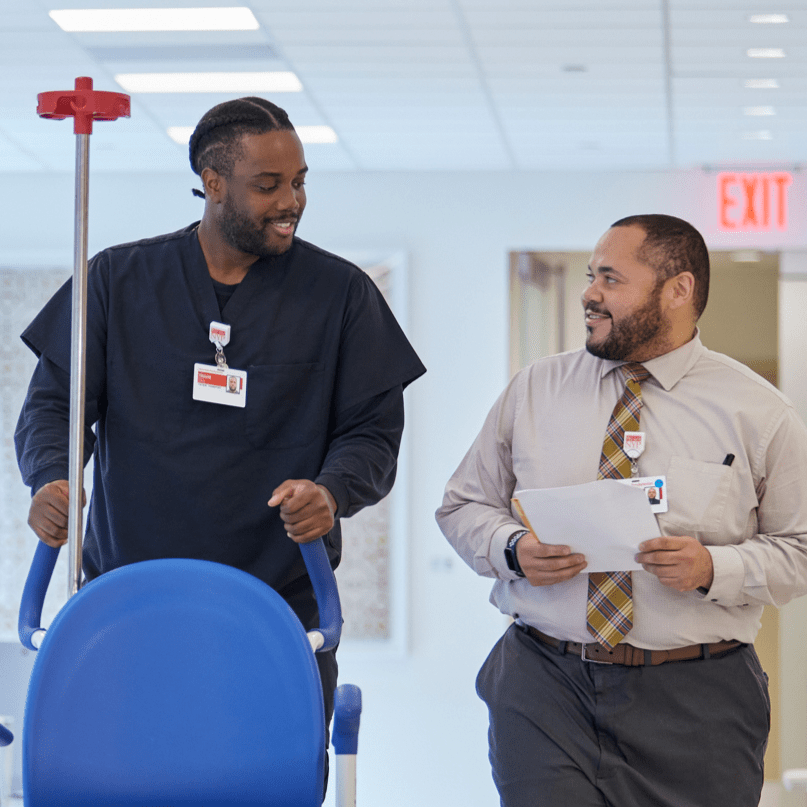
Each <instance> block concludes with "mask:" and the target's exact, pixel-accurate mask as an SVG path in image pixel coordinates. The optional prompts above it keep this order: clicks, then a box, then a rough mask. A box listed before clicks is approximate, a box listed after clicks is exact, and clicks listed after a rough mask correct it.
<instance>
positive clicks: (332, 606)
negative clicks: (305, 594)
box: [299, 538, 342, 653]
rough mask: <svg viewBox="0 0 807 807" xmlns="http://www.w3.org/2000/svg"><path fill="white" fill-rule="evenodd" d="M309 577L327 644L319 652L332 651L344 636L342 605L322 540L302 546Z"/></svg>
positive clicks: (320, 629)
mask: <svg viewBox="0 0 807 807" xmlns="http://www.w3.org/2000/svg"><path fill="white" fill-rule="evenodd" d="M299 546H300V551H301V552H302V553H303V560H304V561H305V567H306V569H307V570H308V576H309V577H310V578H311V583H312V584H313V586H314V596H315V597H316V598H317V607H318V608H319V628H318V629H317V630H318V631H319V632H320V633H321V634H322V636H323V638H324V639H325V644H323V645H322V647H320V648H319V650H317V652H318V653H321V652H323V651H325V650H331V649H332V648H334V647H336V645H338V644H339V638H340V637H341V635H342V605H341V603H340V602H339V591H338V589H337V588H336V578H335V577H334V574H333V569H332V568H331V564H330V561H329V560H328V553H327V552H326V551H325V544H324V542H323V540H322V538H317V540H316V541H311V542H309V543H307V544H300V545H299Z"/></svg>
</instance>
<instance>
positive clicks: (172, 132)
mask: <svg viewBox="0 0 807 807" xmlns="http://www.w3.org/2000/svg"><path fill="white" fill-rule="evenodd" d="M193 129H194V127H193V126H169V127H168V136H169V137H170V138H171V140H173V141H174V142H175V143H179V145H180V146H187V145H188V143H190V142H191V135H192V134H193Z"/></svg>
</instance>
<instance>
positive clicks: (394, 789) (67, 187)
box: [0, 172, 807, 807]
mask: <svg viewBox="0 0 807 807" xmlns="http://www.w3.org/2000/svg"><path fill="white" fill-rule="evenodd" d="M192 179H193V177H192V176H191V175H190V172H189V173H188V175H186V176H156V175H155V176H151V175H139V176H130V175H126V176H123V175H120V176H115V175H97V176H93V177H92V179H91V191H90V194H91V217H90V242H91V250H90V252H91V253H92V252H94V251H96V250H97V249H99V248H101V247H102V246H105V245H107V244H111V243H116V242H120V241H126V240H131V239H135V238H139V237H145V236H149V235H155V234H158V233H161V232H167V231H170V230H172V229H176V228H178V227H180V226H183V225H185V224H187V223H189V222H190V221H191V220H193V219H195V218H198V217H199V215H200V214H201V210H202V202H201V201H199V200H196V199H194V198H193V197H192V196H191V194H190V187H191V186H192V185H193V184H194V183H193V182H192ZM2 180H3V183H4V185H3V187H4V190H5V197H6V200H7V205H6V213H5V215H4V217H3V221H2V222H0V226H2V228H3V230H2V233H0V236H1V237H0V266H2V265H36V264H41V263H42V262H45V263H47V264H50V265H53V264H54V263H60V262H61V263H64V264H65V265H67V266H69V265H70V264H71V261H72V258H71V256H72V216H73V213H72V205H73V201H72V176H70V175H59V176H42V177H33V178H32V177H30V176H19V175H8V176H4V177H2ZM711 183H712V178H710V177H709V176H705V175H704V174H702V173H700V172H693V173H691V174H689V173H678V174H661V173H648V174H599V175H588V174H579V175H577V174H533V175H530V174H501V173H493V172H479V173H468V174H450V173H447V174H438V173H431V174H364V175H354V174H325V175H319V176H317V175H313V176H311V177H310V179H309V181H308V193H309V203H308V209H307V211H306V214H305V217H304V219H303V224H302V225H301V227H300V230H299V234H300V235H301V236H302V237H303V238H306V239H308V240H311V241H313V242H314V243H316V244H318V245H320V246H322V247H324V248H325V249H329V250H331V251H334V252H355V251H357V250H364V249H378V250H389V251H397V250H404V251H405V252H406V253H407V255H408V258H409V283H410V288H409V301H410V303H409V310H410V316H409V322H408V324H407V331H408V334H409V336H410V339H411V340H412V342H413V343H414V345H415V347H416V349H417V350H418V352H419V353H420V355H421V358H422V359H423V361H424V363H425V364H426V366H427V367H428V370H429V372H428V373H427V375H426V376H425V377H424V378H422V379H421V380H419V381H417V382H416V383H415V384H414V386H413V387H412V390H411V394H410V398H409V404H410V405H409V409H408V423H407V432H406V437H407V439H408V440H409V441H410V444H409V448H410V459H411V462H410V479H409V490H410V493H411V502H410V508H411V510H410V518H409V521H410V526H411V534H410V536H409V586H410V591H409V594H410V603H411V613H410V620H409V624H410V629H411V633H410V641H409V650H408V653H407V654H406V655H405V656H404V657H402V658H368V657H366V656H365V657H362V656H361V655H359V654H356V653H351V651H350V650H349V649H348V648H345V649H344V650H343V652H342V653H341V656H340V658H341V667H342V673H343V675H342V680H344V681H350V682H352V683H356V684H358V685H359V686H361V687H362V689H363V691H364V699H365V716H364V721H363V729H364V730H363V732H362V734H361V737H360V748H361V754H360V758H359V768H360V790H359V797H360V800H361V801H360V803H362V804H384V805H387V807H399V806H400V807H404V805H406V807H410V805H413V804H415V805H423V807H429V806H430V805H440V804H463V805H467V807H477V806H478V807H483V806H484V807H489V805H491V804H495V803H496V801H497V798H496V795H495V792H494V789H493V786H492V784H491V782H490V775H489V770H488V765H487V757H486V755H487V748H486V730H487V721H486V715H485V710H484V708H483V706H482V705H481V703H480V702H479V701H478V699H477V698H476V696H475V693H474V677H475V675H476V671H477V669H478V667H479V665H480V664H481V662H482V661H483V660H484V657H485V655H486V654H487V652H488V650H489V649H490V647H491V646H492V644H493V643H494V642H495V640H496V639H497V637H498V636H499V635H500V633H501V632H502V630H503V629H504V627H505V625H506V621H505V619H504V618H503V617H502V616H501V615H499V614H498V613H497V612H496V611H495V610H494V609H493V607H492V606H490V605H489V604H488V603H487V596H488V590H489V585H488V582H487V581H485V580H480V579H477V578H476V577H475V576H474V574H473V573H472V572H471V571H470V570H469V569H467V568H466V567H464V566H463V565H462V564H461V563H460V562H459V561H458V560H456V559H455V557H454V556H453V555H452V553H451V551H450V550H449V548H448V545H447V544H446V542H445V541H444V539H443V538H442V536H441V534H440V533H439V531H438V529H437V527H436V525H435V522H434V518H433V512H434V510H435V508H436V507H437V505H438V504H439V502H440V499H441V495H442V488H443V485H444V484H445V481H446V479H447V478H448V476H449V475H450V474H451V472H452V471H453V470H454V468H455V466H456V465H457V463H458V462H459V460H460V459H461V457H462V455H463V454H464V452H465V450H466V449H467V448H468V446H469V445H470V443H471V441H472V439H473V438H474V436H475V434H476V432H477V430H478V428H479V427H480V425H481V423H482V420H483V418H484V416H485V414H486V413H487V410H488V408H489V407H490V405H491V404H492V403H493V401H494V399H495V398H496V396H497V395H498V393H499V391H500V390H501V388H502V387H503V385H504V384H505V382H506V380H507V378H506V376H507V344H506V338H507V333H508V328H507V284H506V279H507V278H506V268H507V254H508V252H509V251H510V250H516V249H540V250H573V251H574V250H589V249H591V247H592V246H593V245H594V243H595V242H596V240H597V238H598V237H599V236H600V235H601V234H602V232H603V231H604V230H605V229H607V227H608V226H609V224H610V223H611V222H612V221H614V220H615V219H617V218H619V217H621V216H624V215H628V214H631V213H646V212H666V213H672V214H675V215H680V216H682V217H684V218H687V219H689V220H691V221H693V223H695V224H696V225H698V226H701V227H702V228H703V229H704V231H705V232H706V233H707V234H708V235H709V239H710V246H714V247H719V248H722V249H726V248H732V246H737V247H748V246H768V247H772V248H776V247H786V248H788V249H804V248H806V247H807V228H805V227H802V226H800V222H799V221H796V219H797V218H800V215H798V211H795V212H793V218H792V219H791V221H792V230H791V232H789V233H786V234H773V235H758V236H750V235H742V234H739V235H732V236H720V235H717V234H716V233H714V232H713V231H714V225H713V222H712V218H713V215H714V211H715V209H716V206H715V204H714V203H713V200H712V186H711ZM793 192H794V193H796V192H801V186H800V185H797V184H794V190H793ZM12 200H13V209H11V210H9V204H8V202H9V201H12ZM800 310H802V311H803V307H802V308H801V309H800ZM795 316H798V312H796V313H795ZM802 319H803V318H802ZM580 327H581V328H582V321H581V323H580ZM799 338H800V339H802V340H804V339H805V338H807V337H804V336H803V335H802V336H801V337H799ZM803 347H804V346H803V345H802V346H801V352H802V353H803V352H804V351H803ZM789 629H790V628H789ZM796 630H797V631H798V630H800V631H801V636H802V644H801V646H802V647H803V646H804V644H803V639H804V629H803V628H796ZM794 674H796V675H797V676H798V677H797V678H796V679H795V680H796V684H794V686H796V688H798V687H801V690H800V691H803V690H804V686H805V685H804V681H803V673H802V672H801V671H800V670H799V671H797V673H794ZM802 719H803V716H802ZM804 762H805V764H807V758H805V760H804Z"/></svg>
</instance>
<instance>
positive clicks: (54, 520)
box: [28, 479, 87, 547]
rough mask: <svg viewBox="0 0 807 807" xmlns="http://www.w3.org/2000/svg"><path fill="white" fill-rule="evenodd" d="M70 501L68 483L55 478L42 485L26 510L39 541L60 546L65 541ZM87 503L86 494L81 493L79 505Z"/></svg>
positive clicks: (29, 522)
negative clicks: (53, 480) (29, 507)
mask: <svg viewBox="0 0 807 807" xmlns="http://www.w3.org/2000/svg"><path fill="white" fill-rule="evenodd" d="M69 502H70V483H69V482H68V481H67V480H66V479H57V480H56V481H55V482H48V484H47V485H43V486H42V487H41V488H40V489H39V490H38V491H37V492H36V494H35V495H34V498H33V499H32V500H31V509H30V510H29V511H28V526H29V527H30V528H31V529H32V530H33V531H34V532H35V533H36V534H37V536H38V537H39V540H40V541H43V542H44V543H46V544H47V545H48V546H52V547H60V546H62V545H64V544H66V543H67V518H68V510H69ZM86 504H87V494H86V493H83V494H82V501H81V506H82V507H84V505H86Z"/></svg>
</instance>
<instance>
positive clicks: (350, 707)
mask: <svg viewBox="0 0 807 807" xmlns="http://www.w3.org/2000/svg"><path fill="white" fill-rule="evenodd" d="M333 715H334V717H333V748H334V751H336V753H337V754H355V753H356V751H357V750H358V747H359V721H360V719H361V690H360V689H359V688H358V687H357V686H356V685H355V684H342V685H341V686H339V687H337V688H336V693H335V695H334V707H333Z"/></svg>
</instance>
